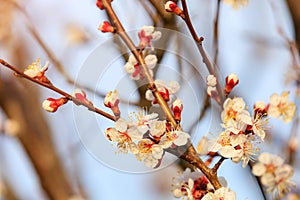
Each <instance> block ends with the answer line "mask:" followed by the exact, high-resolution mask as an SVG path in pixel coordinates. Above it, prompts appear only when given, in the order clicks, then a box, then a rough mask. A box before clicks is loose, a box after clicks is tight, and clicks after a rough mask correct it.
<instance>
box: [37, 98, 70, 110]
mask: <svg viewBox="0 0 300 200" xmlns="http://www.w3.org/2000/svg"><path fill="white" fill-rule="evenodd" d="M67 102H68V99H67V98H65V97H62V98H59V99H53V98H48V99H46V100H45V101H43V104H42V105H43V108H44V109H45V110H46V111H48V112H55V111H56V110H57V109H58V108H59V107H60V106H62V105H64V104H65V103H67Z"/></svg>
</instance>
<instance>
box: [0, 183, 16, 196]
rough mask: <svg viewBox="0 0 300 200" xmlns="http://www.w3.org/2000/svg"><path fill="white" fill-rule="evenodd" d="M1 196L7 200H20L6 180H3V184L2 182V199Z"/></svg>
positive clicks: (0, 186) (0, 184)
mask: <svg viewBox="0 0 300 200" xmlns="http://www.w3.org/2000/svg"><path fill="white" fill-rule="evenodd" d="M1 190H2V191H1ZM1 192H3V194H1ZM1 195H2V196H3V197H4V199H5V200H18V198H17V195H16V193H15V191H14V189H13V188H12V187H11V186H10V184H9V183H8V182H7V181H6V180H5V178H4V179H3V180H2V182H0V199H2V198H1Z"/></svg>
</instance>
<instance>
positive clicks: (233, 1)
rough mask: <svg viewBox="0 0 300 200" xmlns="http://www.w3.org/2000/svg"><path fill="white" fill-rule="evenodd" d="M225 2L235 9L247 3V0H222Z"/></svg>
mask: <svg viewBox="0 0 300 200" xmlns="http://www.w3.org/2000/svg"><path fill="white" fill-rule="evenodd" d="M223 1H224V3H225V4H230V5H231V6H232V7H233V9H235V10H237V9H239V8H240V6H246V5H248V0H223Z"/></svg>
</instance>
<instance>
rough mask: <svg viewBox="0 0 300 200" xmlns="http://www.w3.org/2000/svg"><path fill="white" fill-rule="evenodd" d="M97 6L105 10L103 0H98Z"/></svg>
mask: <svg viewBox="0 0 300 200" xmlns="http://www.w3.org/2000/svg"><path fill="white" fill-rule="evenodd" d="M96 6H97V7H98V8H99V9H100V10H103V9H104V8H105V7H104V6H103V3H102V0H97V3H96Z"/></svg>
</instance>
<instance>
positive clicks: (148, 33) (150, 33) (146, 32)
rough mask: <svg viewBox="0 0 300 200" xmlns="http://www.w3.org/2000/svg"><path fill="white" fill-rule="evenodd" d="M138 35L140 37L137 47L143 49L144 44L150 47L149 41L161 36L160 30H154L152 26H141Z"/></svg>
mask: <svg viewBox="0 0 300 200" xmlns="http://www.w3.org/2000/svg"><path fill="white" fill-rule="evenodd" d="M138 36H139V38H140V43H139V48H141V49H144V48H145V47H146V46H148V47H151V46H152V43H151V41H155V40H158V39H159V38H160V37H161V32H160V31H155V28H154V26H143V27H142V29H141V30H140V32H139V33H138Z"/></svg>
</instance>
